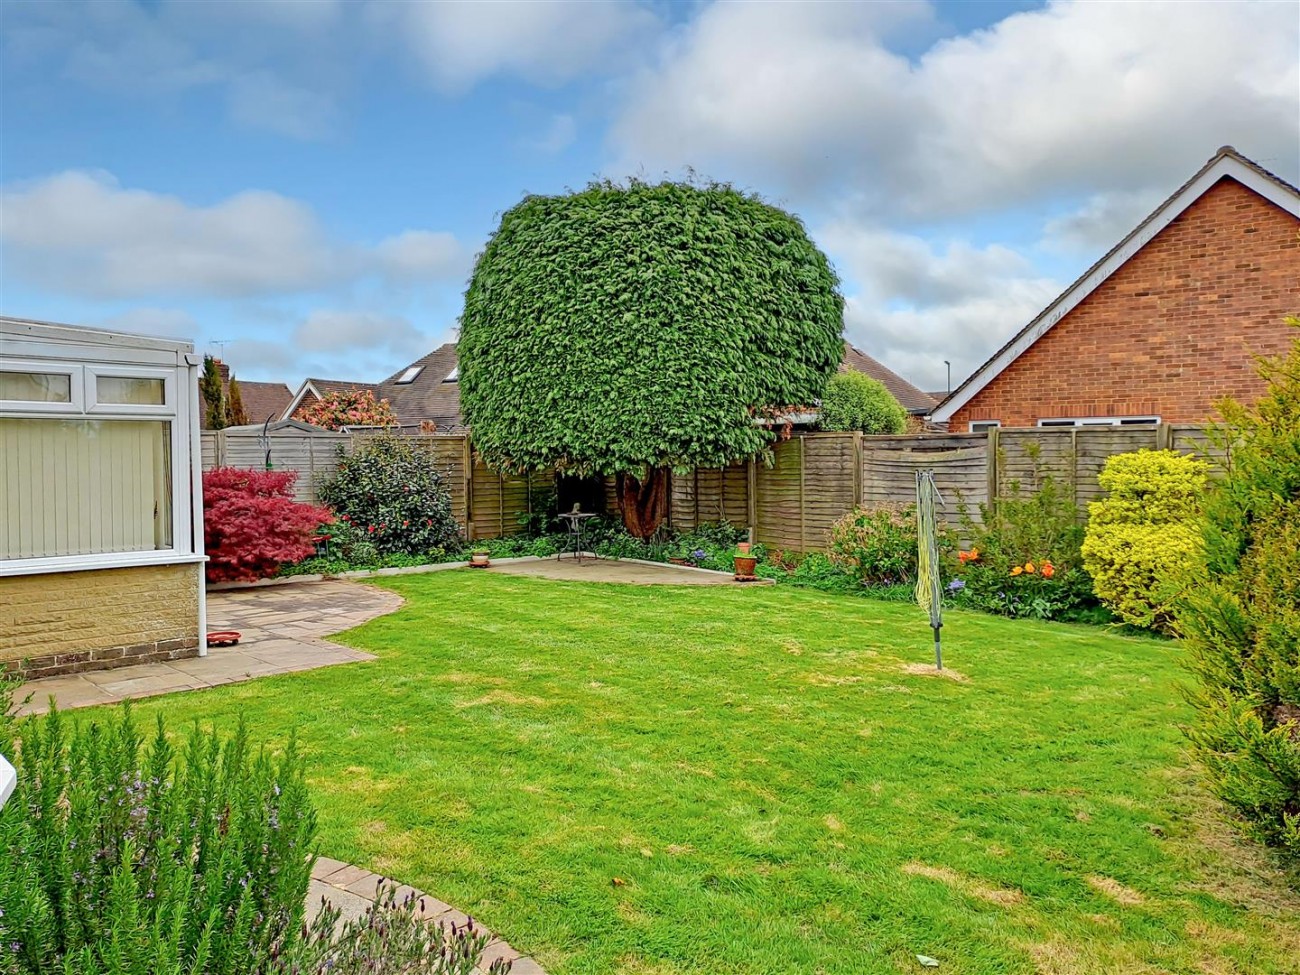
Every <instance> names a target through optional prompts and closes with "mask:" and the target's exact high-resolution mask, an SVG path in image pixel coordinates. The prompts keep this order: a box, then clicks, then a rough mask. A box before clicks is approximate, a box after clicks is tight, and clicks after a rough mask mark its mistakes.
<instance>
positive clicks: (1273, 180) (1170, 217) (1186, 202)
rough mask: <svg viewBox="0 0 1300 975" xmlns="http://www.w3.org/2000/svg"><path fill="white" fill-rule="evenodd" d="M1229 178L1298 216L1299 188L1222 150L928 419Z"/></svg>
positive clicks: (973, 388) (947, 412)
mask: <svg viewBox="0 0 1300 975" xmlns="http://www.w3.org/2000/svg"><path fill="white" fill-rule="evenodd" d="M1223 179H1232V180H1235V181H1236V182H1238V183H1240V184H1241V185H1242V186H1245V187H1246V188H1247V189H1249V190H1252V191H1253V192H1255V193H1257V194H1259V195H1260V196H1262V197H1263V198H1264V199H1266V200H1268V201H1269V202H1270V203H1273V204H1275V205H1276V206H1278V207H1281V208H1282V209H1283V210H1285V211H1286V212H1288V213H1290V214H1292V215H1293V216H1296V217H1300V189H1297V188H1296V187H1294V186H1292V185H1291V184H1290V183H1288V182H1287V181H1286V180H1284V179H1282V178H1281V177H1279V176H1277V175H1276V174H1274V173H1271V172H1269V171H1268V170H1267V169H1265V168H1264V167H1263V166H1260V165H1259V164H1258V163H1256V162H1253V161H1252V160H1250V159H1247V158H1246V157H1245V156H1243V155H1241V154H1240V153H1239V152H1237V150H1236V149H1234V148H1233V147H1232V146H1223V147H1222V148H1220V149H1219V151H1218V152H1216V153H1215V154H1214V155H1213V156H1211V157H1210V159H1209V161H1208V162H1207V163H1206V164H1205V165H1204V166H1202V167H1201V168H1200V169H1199V170H1198V171H1197V172H1196V174H1195V175H1194V176H1192V178H1191V179H1189V180H1188V181H1187V182H1186V183H1184V184H1183V185H1182V186H1180V187H1179V188H1178V189H1177V190H1175V191H1174V193H1173V195H1171V196H1170V197H1169V198H1168V199H1167V200H1165V201H1164V202H1163V203H1161V204H1160V206H1158V207H1156V209H1155V210H1154V211H1152V213H1151V214H1150V215H1149V216H1148V217H1147V218H1146V219H1145V220H1143V221H1142V222H1141V223H1140V224H1138V225H1137V226H1136V227H1135V228H1133V230H1132V231H1131V232H1130V233H1129V234H1128V236H1126V237H1125V238H1124V239H1123V240H1121V241H1120V242H1119V243H1118V244H1116V245H1115V246H1114V247H1112V248H1111V249H1110V250H1109V251H1108V252H1107V253H1106V255H1105V256H1104V257H1102V258H1101V260H1099V261H1098V262H1097V263H1096V264H1094V265H1093V266H1092V267H1090V268H1089V269H1088V270H1087V271H1085V272H1084V274H1083V275H1082V276H1081V277H1080V278H1079V279H1078V280H1077V281H1075V282H1074V284H1072V285H1070V287H1069V288H1067V289H1066V290H1065V291H1064V292H1063V293H1062V294H1061V295H1060V297H1058V298H1057V299H1056V300H1055V301H1053V302H1052V303H1051V304H1050V305H1048V306H1047V307H1046V308H1044V309H1043V310H1042V311H1041V312H1040V313H1039V314H1038V316H1037V317H1036V318H1034V319H1033V321H1031V322H1030V323H1029V324H1028V325H1026V326H1025V327H1024V328H1022V329H1021V330H1020V331H1019V332H1017V333H1016V334H1015V335H1014V336H1013V337H1012V338H1011V340H1010V341H1008V342H1007V344H1006V345H1004V346H1002V348H1000V349H999V350H998V351H997V352H995V353H994V354H993V355H992V356H991V357H990V358H989V360H988V361H987V362H985V363H984V365H982V366H980V367H979V368H978V369H976V370H975V372H974V373H972V374H971V376H970V378H969V379H967V380H966V381H965V382H963V383H962V384H961V385H960V386H958V387H957V388H956V389H954V390H953V391H952V393H951V395H949V396H948V397H947V398H946V399H944V400H943V401H942V402H941V403H940V404H939V405H938V406H937V407H936V408H935V409H934V410H933V411H932V412H931V414H930V417H929V419H930V420H932V421H934V422H935V423H946V422H948V421H949V420H950V419H952V417H953V414H955V413H956V412H957V411H958V410H959V409H961V408H962V407H963V406H965V405H966V404H967V403H969V402H970V401H971V400H972V399H974V398H975V396H976V394H977V393H979V392H980V390H982V389H984V387H985V386H987V385H988V384H989V383H991V382H993V380H994V379H996V378H997V377H998V376H999V375H1001V374H1002V372H1003V371H1004V370H1005V369H1006V368H1007V367H1008V366H1009V365H1011V363H1012V362H1014V361H1015V360H1016V359H1017V358H1019V357H1020V356H1021V355H1023V354H1024V352H1025V351H1026V350H1027V349H1028V348H1029V347H1030V346H1031V345H1033V344H1034V343H1035V342H1037V341H1038V340H1039V339H1040V338H1042V336H1043V335H1044V334H1046V333H1047V332H1048V330H1049V329H1051V328H1052V326H1054V325H1055V324H1056V323H1057V322H1059V321H1060V320H1061V319H1062V318H1064V317H1065V316H1066V315H1067V314H1069V313H1070V312H1071V311H1073V310H1074V309H1075V308H1076V307H1077V306H1078V305H1079V304H1080V303H1081V302H1082V301H1083V300H1084V299H1085V298H1087V297H1088V295H1090V294H1092V293H1093V292H1094V291H1096V290H1097V289H1098V288H1099V287H1101V285H1102V284H1104V283H1105V282H1106V280H1107V279H1108V278H1109V277H1110V276H1111V275H1112V274H1114V273H1115V272H1116V271H1118V270H1119V269H1120V268H1121V267H1122V266H1123V265H1124V264H1125V263H1126V262H1127V261H1128V260H1129V258H1131V257H1132V256H1133V255H1134V254H1136V253H1137V252H1138V251H1140V250H1141V249H1142V248H1143V247H1145V246H1146V245H1147V244H1148V243H1150V242H1151V240H1152V239H1153V238H1154V237H1155V236H1156V235H1157V234H1159V233H1160V231H1162V230H1164V229H1165V228H1166V227H1168V226H1169V225H1170V224H1171V223H1173V222H1174V220H1175V219H1177V218H1178V216H1179V215H1180V214H1182V213H1183V212H1184V211H1185V210H1186V209H1187V208H1188V207H1190V206H1191V205H1192V204H1193V203H1195V202H1196V201H1197V200H1199V199H1200V198H1201V197H1202V196H1204V195H1205V194H1206V193H1208V192H1209V191H1210V190H1211V189H1212V188H1213V187H1214V186H1215V185H1216V184H1218V182H1219V181H1220V180H1223Z"/></svg>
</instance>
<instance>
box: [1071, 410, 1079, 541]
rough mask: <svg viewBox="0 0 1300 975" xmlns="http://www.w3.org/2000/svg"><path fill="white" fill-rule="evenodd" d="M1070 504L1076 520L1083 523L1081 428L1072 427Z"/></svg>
mask: <svg viewBox="0 0 1300 975" xmlns="http://www.w3.org/2000/svg"><path fill="white" fill-rule="evenodd" d="M1070 503H1071V504H1072V505H1074V520H1075V521H1081V520H1082V518H1081V516H1080V511H1079V428H1078V427H1070Z"/></svg>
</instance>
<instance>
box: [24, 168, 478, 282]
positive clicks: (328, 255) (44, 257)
mask: <svg viewBox="0 0 1300 975" xmlns="http://www.w3.org/2000/svg"><path fill="white" fill-rule="evenodd" d="M0 240H3V242H4V244H5V254H6V261H7V263H8V264H9V267H10V269H11V271H12V272H14V273H16V274H17V275H19V276H21V277H24V278H27V279H29V280H33V281H36V282H38V283H40V284H42V285H44V286H46V287H48V288H51V289H53V290H56V291H61V292H64V293H71V294H81V295H89V296H92V297H150V298H151V297H155V296H158V295H190V296H202V297H227V298H229V297H245V296H252V295H275V294H288V293H295V292H303V291H314V290H318V289H322V288H327V287H337V286H339V285H342V284H346V283H348V282H350V281H357V280H360V279H363V278H365V277H367V276H383V277H389V278H392V277H396V278H400V279H402V280H404V281H412V280H421V281H432V280H438V279H445V278H450V277H454V276H456V275H458V274H460V273H461V272H462V271H463V269H464V267H465V266H466V258H465V257H464V253H463V248H461V247H460V245H459V244H458V243H457V242H456V240H455V238H454V237H453V236H452V235H451V234H447V233H433V232H429V231H417V230H411V231H407V232H405V233H403V234H400V235H398V236H396V237H393V238H390V239H388V240H386V241H383V242H382V243H380V244H379V245H378V246H377V247H373V248H367V247H363V246H357V245H348V244H342V243H339V242H337V241H334V240H332V239H331V238H330V237H329V235H328V234H327V233H326V232H325V230H324V228H323V227H322V226H321V224H320V222H319V221H318V220H317V218H316V215H315V213H314V212H313V211H312V210H311V208H310V207H308V206H307V205H306V204H304V203H301V202H299V201H297V200H293V199H290V198H288V197H284V196H281V195H279V194H277V193H271V192H267V191H262V190H248V191H245V192H242V193H237V194H235V195H234V196H231V197H228V198H227V199H225V200H222V201H220V202H218V203H215V204H212V205H210V206H193V205H191V204H188V203H186V202H185V201H183V200H181V199H179V198H178V197H175V196H169V195H165V194H160V193H151V192H148V191H145V190H133V189H126V188H123V187H122V186H120V185H119V184H118V183H117V181H116V180H115V179H113V177H112V176H110V175H109V174H106V173H102V172H97V173H86V172H78V171H69V172H64V173H59V174H57V175H55V176H51V177H48V178H46V179H43V180H38V181H36V182H34V183H29V184H26V185H19V186H15V187H10V188H6V189H5V190H4V192H3V193H0Z"/></svg>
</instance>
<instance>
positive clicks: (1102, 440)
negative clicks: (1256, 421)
mask: <svg viewBox="0 0 1300 975" xmlns="http://www.w3.org/2000/svg"><path fill="white" fill-rule="evenodd" d="M369 435H371V434H355V435H349V434H340V433H330V432H328V431H315V432H313V431H305V430H302V429H296V430H293V429H286V430H279V431H272V432H271V433H270V434H269V438H268V439H269V449H270V459H271V466H272V467H273V468H274V469H276V470H296V471H298V472H299V475H300V476H299V479H298V483H297V486H296V493H297V497H298V499H299V500H303V501H315V500H316V499H317V497H318V494H317V491H318V489H319V486H320V484H321V483H322V481H323V480H324V478H326V477H328V476H329V475H330V474H332V473H333V472H334V470H335V469H336V466H337V462H338V450H339V448H340V447H343V449H344V450H350V449H352V447H353V445H354V444H355V442H356V441H357V440H358V439H359V438H361V437H364V436H369ZM412 439H413V440H415V441H416V442H417V443H418V445H419V449H420V450H422V451H423V452H425V453H426V455H427V456H428V458H429V462H430V463H431V464H433V465H434V467H435V468H436V469H437V470H438V472H439V473H440V474H442V475H443V479H444V483H445V484H446V486H447V489H448V491H449V493H450V495H451V501H452V510H453V512H454V514H455V517H456V519H457V521H458V522H460V523H461V524H462V525H464V526H466V529H467V531H468V533H469V537H470V538H488V537H495V536H500V535H512V534H516V533H518V532H519V531H521V530H522V528H523V526H521V525H520V523H519V516H520V514H521V513H523V512H528V511H530V510H531V509H532V505H533V503H534V500H535V499H536V498H537V497H538V495H540V494H541V493H542V492H545V491H550V490H553V488H554V474H553V472H550V471H543V472H538V473H534V474H531V475H522V476H515V475H508V476H504V477H503V476H501V475H499V474H498V473H497V472H495V471H492V470H490V469H488V468H487V467H486V466H485V465H484V464H483V463H482V461H480V460H478V459H477V458H475V457H473V450H472V446H471V444H470V443H469V441H468V438H467V437H465V436H464V435H446V434H433V435H429V434H420V435H412ZM1164 446H1170V447H1173V448H1174V449H1177V450H1184V451H1188V452H1191V453H1196V454H1199V455H1201V456H1205V457H1208V458H1210V459H1219V458H1220V455H1221V454H1222V451H1221V450H1220V449H1219V448H1217V447H1216V446H1214V445H1213V444H1212V443H1211V442H1210V441H1209V439H1208V437H1207V436H1206V434H1205V431H1204V429H1202V428H1201V427H1197V426H1188V425H1177V426H1172V425H1162V426H1136V425H1135V426H1130V427H1100V426H1099V427H1073V428H1071V427H1063V428H1051V427H1048V428H1036V429H1030V430H997V431H992V432H990V433H988V434H984V433H976V434H918V435H907V436H898V437H864V436H861V435H859V434H854V433H844V434H838V433H834V434H833V433H808V434H800V435H796V436H794V437H792V438H791V439H789V440H786V441H783V442H780V443H777V444H775V445H774V446H773V448H772V450H771V451H770V453H769V455H768V457H766V458H760V459H756V460H755V461H753V462H750V463H747V464H733V465H731V466H729V467H726V468H723V469H718V468H702V469H700V470H698V471H694V472H692V473H689V474H680V475H674V476H673V478H672V483H671V494H670V508H669V524H670V525H671V526H672V527H673V528H674V529H676V530H677V531H683V532H684V531H690V530H691V529H693V528H695V527H696V526H698V525H699V524H700V523H702V522H715V521H719V520H726V521H729V522H731V523H732V524H733V525H737V526H740V527H746V526H747V527H750V528H752V529H753V531H754V537H755V539H756V540H757V541H760V542H763V543H765V544H767V545H770V546H772V547H775V548H783V549H790V550H794V551H814V550H817V549H820V548H822V547H824V545H825V543H826V535H827V532H828V530H829V529H830V527H831V526H832V525H833V524H834V523H835V522H836V521H837V520H838V519H839V518H841V517H842V516H843V515H844V514H845V513H846V512H848V511H850V510H852V508H853V507H854V506H855V505H873V504H907V503H909V502H911V501H912V500H913V499H914V497H915V483H916V482H915V476H916V471H917V470H920V469H925V468H929V469H932V470H933V471H934V472H935V482H936V484H937V485H938V487H939V490H940V492H941V493H942V494H943V496H944V498H945V500H946V501H947V503H948V504H947V510H946V512H945V516H946V517H947V519H948V520H949V522H950V523H955V522H956V521H957V520H958V517H959V512H960V510H961V509H962V508H964V509H965V510H966V511H967V512H968V513H969V514H970V515H971V516H972V517H974V518H976V519H978V516H979V505H980V504H982V503H985V502H987V501H988V500H989V498H990V496H993V497H997V496H1006V495H1007V494H1009V493H1011V492H1012V490H1013V489H1014V486H1016V485H1019V488H1020V490H1031V489H1033V487H1034V486H1035V485H1036V484H1037V483H1039V482H1040V480H1041V478H1042V476H1043V475H1044V474H1049V473H1050V474H1051V475H1052V476H1054V477H1056V478H1057V479H1058V480H1059V481H1060V482H1061V483H1063V484H1065V485H1067V486H1068V488H1069V490H1070V491H1071V492H1072V494H1073V497H1074V498H1075V501H1076V503H1077V504H1078V505H1079V507H1080V511H1081V515H1082V514H1083V513H1086V506H1087V503H1088V502H1089V501H1093V500H1096V499H1098V498H1100V497H1101V496H1102V491H1101V489H1100V487H1098V485H1097V474H1098V473H1099V472H1100V471H1101V468H1102V466H1103V465H1104V464H1105V462H1106V459H1107V458H1108V457H1110V456H1112V455H1113V454H1116V453H1125V452H1129V451H1134V450H1140V449H1142V448H1143V447H1164ZM266 456H267V441H266V440H263V438H262V437H261V431H260V430H256V429H242V428H236V429H233V430H223V431H219V432H214V431H204V432H203V435H202V458H203V467H204V469H205V470H207V469H211V468H212V467H216V466H222V465H224V466H233V467H252V468H258V469H260V468H262V467H264V466H265V464H266ZM605 489H606V500H607V510H608V512H609V513H610V514H611V515H616V514H617V512H618V502H617V498H616V496H615V494H614V478H612V477H610V478H606V479H605Z"/></svg>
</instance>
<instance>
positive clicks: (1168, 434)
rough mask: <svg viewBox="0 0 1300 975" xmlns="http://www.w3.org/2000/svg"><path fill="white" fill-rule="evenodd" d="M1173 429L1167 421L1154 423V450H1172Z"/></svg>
mask: <svg viewBox="0 0 1300 975" xmlns="http://www.w3.org/2000/svg"><path fill="white" fill-rule="evenodd" d="M1173 446H1174V431H1173V428H1172V427H1171V426H1170V425H1169V424H1168V423H1157V424H1156V450H1172V449H1173Z"/></svg>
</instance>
